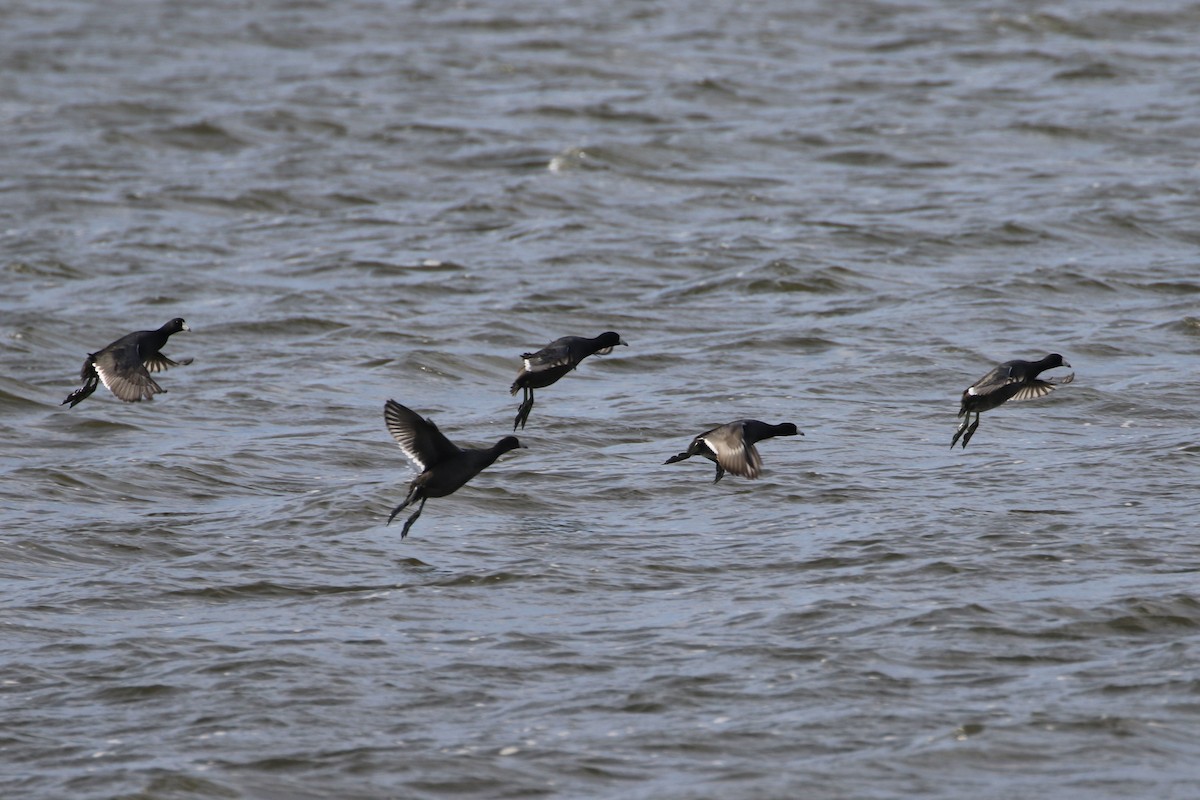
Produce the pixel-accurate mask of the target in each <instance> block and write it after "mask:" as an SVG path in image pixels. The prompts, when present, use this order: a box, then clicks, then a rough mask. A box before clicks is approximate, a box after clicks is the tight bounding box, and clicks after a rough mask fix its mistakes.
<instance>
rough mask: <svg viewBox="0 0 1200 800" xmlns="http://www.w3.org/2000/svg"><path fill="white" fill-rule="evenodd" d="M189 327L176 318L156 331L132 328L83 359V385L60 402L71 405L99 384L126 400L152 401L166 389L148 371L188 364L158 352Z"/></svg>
mask: <svg viewBox="0 0 1200 800" xmlns="http://www.w3.org/2000/svg"><path fill="white" fill-rule="evenodd" d="M190 330H191V328H189V327H188V326H187V323H186V322H184V321H183V320H182V319H180V318H178V317H176V318H175V319H173V320H171V321H170V322H168V323H167V324H166V325H163V326H162V327H161V328H159V329H158V330H156V331H135V332H133V333H130V334H126V335H125V336H122V337H121V338H120V339H117V340H116V341H115V342H113V343H112V344H110V345H108V346H107V347H105V348H103V349H101V350H97V351H96V352H95V353H92V354H91V355H89V356H88V357H87V360H86V361H84V362H83V369H82V370H80V373H79V377H80V378H81V379H82V380H83V386H82V387H80V388H79V389H76V390H75V391H73V392H71V394H70V395H68V396H67V399H66V400H63V401H62V403H61V405H68V404H70V406H69V407H71V408H74V407H75V406H76V405H78V404H79V403H81V402H83V401H84V400H85V399H87V397H88V396H89V395H91V393H92V392H94V391H96V387H97V386H98V385H99V384H101V383H103V384H104V385H105V386H106V387H108V390H109V391H111V392H112V393H113V394H115V395H116V396H117V397H119V398H120V399H122V400H124V401H125V402H126V403H136V402H138V401H139V400H143V399H144V400H153V399H154V395H156V394H159V393H160V392H166V391H167V390H166V389H164V388H162V387H161V386H159V385H158V383H157V382H155V380H154V379H153V378H151V377H150V373H151V372H162V371H163V370H165V369H166V368H167V367H179V366H183V365H184V364H190V363H192V359H190V358H184V359H180V360H179V361H172V360H171V359H169V358H167V357H166V356H165V355H163V354H162V353H161V352H160V351H161V350H162V348H163V347H164V346H166V344H167V339H168V338H170V336H171V334H173V333H179V332H180V331H190Z"/></svg>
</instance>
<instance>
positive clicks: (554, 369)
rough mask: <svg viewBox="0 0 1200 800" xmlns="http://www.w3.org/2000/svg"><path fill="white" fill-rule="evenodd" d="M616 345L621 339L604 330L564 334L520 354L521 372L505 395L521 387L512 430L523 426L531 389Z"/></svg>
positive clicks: (548, 381) (527, 413)
mask: <svg viewBox="0 0 1200 800" xmlns="http://www.w3.org/2000/svg"><path fill="white" fill-rule="evenodd" d="M619 344H625V342H623V341H621V337H620V336H619V335H618V334H616V333H614V332H612V331H607V332H605V333H602V334H600V335H599V336H597V337H596V338H594V339H588V338H586V337H584V336H564V337H562V338H561V339H555V340H554V341H553V342H551V343H550V344H548V345H546V346H545V347H543V348H542V349H541V350H538V351H537V352H536V353H523V354H522V355H521V358H522V359H524V362H523V364H522V366H521V371H520V372H518V373H517V379H516V380H514V381H513V384H512V386H511V387H509V394H516V393H517V391H518V390H524V395H523V396H522V398H521V406H520V408H519V409H518V410H517V418H516V419H515V420H514V421H513V430H514V431H515V430H516V429H517V426H520V427H521V428H522V429H523V428H524V427H525V422H526V421H527V420H528V419H529V412H530V411H532V410H533V390H534V389H541V388H543V387H546V386H549V385H550V384H552V383H554V382H555V381H557V380H558V379H559V378H561V377H562V376H563V375H566V374H567V373H568V372H570V371H571V370H573V369H575V367H577V366H579V362H580V361H583V360H584V359H585V358H587V357H588V356H590V355H601V356H604V355H608V354H609V353H611V352H612V349H613V348H614V347H615V346H617V345H619Z"/></svg>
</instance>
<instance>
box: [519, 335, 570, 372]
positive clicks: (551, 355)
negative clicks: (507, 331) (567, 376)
mask: <svg viewBox="0 0 1200 800" xmlns="http://www.w3.org/2000/svg"><path fill="white" fill-rule="evenodd" d="M572 338H574V337H571V336H564V337H563V338H561V339H557V340H555V341H553V342H551V343H550V344H548V345H546V346H545V347H543V348H542V349H541V350H538V351H537V352H536V353H522V354H521V358H522V359H524V363H525V371H526V372H545V371H546V370H548V369H554V368H555V367H565V366H568V365H569V364H572V363H574V359H572V357H571V340H572Z"/></svg>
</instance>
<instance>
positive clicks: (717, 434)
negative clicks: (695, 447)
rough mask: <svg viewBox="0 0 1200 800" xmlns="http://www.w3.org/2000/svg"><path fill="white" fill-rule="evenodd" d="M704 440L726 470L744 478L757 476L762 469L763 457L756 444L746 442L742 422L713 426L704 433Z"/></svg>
mask: <svg viewBox="0 0 1200 800" xmlns="http://www.w3.org/2000/svg"><path fill="white" fill-rule="evenodd" d="M703 436H704V442H705V444H707V445H708V448H709V449H710V450H712V451H713V453H714V454H715V455H716V457H717V463H718V464H720V465H721V467H722V468H723V469H724V470H725V471H726V472H731V473H733V474H734V475H738V476H740V477H743V478H757V477H758V474H759V472H761V471H762V458H761V457H759V455H758V450H756V449H755V447H754V445H752V444H751V445H748V444H746V439H745V437H744V436H743V434H742V426H741V424H740V423H730V424H728V425H722V426H721V427H719V428H713V429H712V430H711V431H709V432H708V433H706V434H703Z"/></svg>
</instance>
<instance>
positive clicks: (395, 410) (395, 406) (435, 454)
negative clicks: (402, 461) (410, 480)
mask: <svg viewBox="0 0 1200 800" xmlns="http://www.w3.org/2000/svg"><path fill="white" fill-rule="evenodd" d="M383 419H384V421H385V422H386V423H387V429H388V433H390V434H391V435H392V438H393V439H395V440H396V444H398V445H400V449H401V450H403V451H404V455H406V456H408V458H409V460H410V461H412V462H413V464H414V465H415V466H416V467H417V469H419V470H420V471H421V472H424V471H425V470H427V469H429V468H430V467H432V466H433V465H434V464H437V463H439V462H441V461H444V460H446V459H448V458H453V457H454V456H456V455H458V454H459V453H461V452H462V451H461V450H459V448H458V447H457V446H456V445H455V444H454V443H453V442H451V441H450V440H449V439H447V438H446V437H445V436H444V435H443V434H442V432H441V431H439V430H438V428H437V425H434V424H433V422H432V421H431V420H428V419H425V418H423V417H422V416H421V415H420V414H418V413H417V412H415V411H413V410H412V409H411V408H408V407H407V406H402V405H400V404H399V403H397V402H396V401H395V400H388V401H387V403H385V404H384V406H383Z"/></svg>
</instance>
